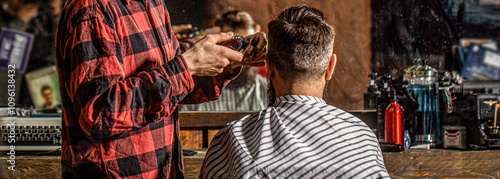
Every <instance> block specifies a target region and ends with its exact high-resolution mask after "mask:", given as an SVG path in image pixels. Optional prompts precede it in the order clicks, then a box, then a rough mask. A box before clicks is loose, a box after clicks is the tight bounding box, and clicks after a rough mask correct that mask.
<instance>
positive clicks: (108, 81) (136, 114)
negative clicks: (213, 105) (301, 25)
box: [56, 0, 239, 178]
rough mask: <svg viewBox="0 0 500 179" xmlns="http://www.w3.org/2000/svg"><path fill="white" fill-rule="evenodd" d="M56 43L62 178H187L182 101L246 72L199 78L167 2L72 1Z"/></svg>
mask: <svg viewBox="0 0 500 179" xmlns="http://www.w3.org/2000/svg"><path fill="white" fill-rule="evenodd" d="M56 41H57V44H56V48H57V65H58V73H59V81H60V84H61V93H62V94H61V95H62V98H63V117H62V125H63V126H64V127H63V130H62V135H63V138H62V140H63V141H62V178H159V177H161V178H163V177H170V178H183V176H184V175H183V173H184V168H183V160H182V150H181V143H180V137H179V122H178V119H177V111H176V106H177V104H178V103H201V102H206V101H210V100H215V99H217V98H218V97H219V94H220V91H221V90H222V88H223V87H224V85H225V84H227V82H229V80H230V79H233V78H234V77H235V76H236V75H237V73H238V71H239V70H238V71H232V70H229V69H228V68H227V70H225V72H224V73H222V74H220V75H218V76H216V77H199V78H197V77H192V76H191V74H190V72H189V71H188V69H187V67H186V63H185V61H184V59H183V57H182V55H181V50H180V48H179V42H178V41H177V39H176V38H175V35H174V34H173V32H172V29H171V26H170V19H169V15H168V12H167V10H166V7H165V5H164V3H163V1H162V0H146V1H143V0H72V1H71V0H69V1H68V2H67V4H66V5H65V8H64V12H63V15H62V17H61V20H60V24H59V29H58V33H57V39H56Z"/></svg>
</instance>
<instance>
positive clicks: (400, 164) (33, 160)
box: [0, 149, 500, 178]
mask: <svg viewBox="0 0 500 179" xmlns="http://www.w3.org/2000/svg"><path fill="white" fill-rule="evenodd" d="M196 151H197V152H198V154H196V155H193V156H185V157H184V166H185V171H186V173H185V174H186V178H198V175H199V172H200V167H201V163H202V162H203V158H204V157H205V152H206V149H200V150H196ZM383 155H384V160H385V165H386V167H387V171H388V172H389V174H390V175H391V177H392V178H423V177H430V178H500V150H484V151H456V150H440V149H433V150H408V151H405V152H401V153H384V154H383ZM6 160H7V158H6V157H0V167H1V170H0V171H2V172H1V173H0V178H60V173H61V167H60V157H57V156H42V157H31V156H16V169H17V171H16V172H10V171H9V170H6V169H7V166H6Z"/></svg>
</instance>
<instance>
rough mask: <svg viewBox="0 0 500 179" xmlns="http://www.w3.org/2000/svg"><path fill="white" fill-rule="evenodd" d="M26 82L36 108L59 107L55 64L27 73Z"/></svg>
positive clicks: (59, 96) (59, 100) (59, 95)
mask: <svg viewBox="0 0 500 179" xmlns="http://www.w3.org/2000/svg"><path fill="white" fill-rule="evenodd" d="M26 83H27V84H28V89H29V92H30V96H31V100H32V102H33V104H34V105H35V108H36V109H61V93H60V89H59V82H58V78H57V68H56V66H50V67H46V68H43V69H40V70H36V71H33V72H30V73H27V74H26Z"/></svg>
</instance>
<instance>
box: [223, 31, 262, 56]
mask: <svg viewBox="0 0 500 179" xmlns="http://www.w3.org/2000/svg"><path fill="white" fill-rule="evenodd" d="M250 40H251V39H250V37H243V36H241V35H234V36H233V38H231V39H229V40H226V41H224V42H219V43H217V45H222V46H225V47H229V48H231V49H233V50H236V51H239V52H241V53H244V52H245V51H246V50H247V49H248V47H249V46H250ZM255 49H256V48H254V50H255Z"/></svg>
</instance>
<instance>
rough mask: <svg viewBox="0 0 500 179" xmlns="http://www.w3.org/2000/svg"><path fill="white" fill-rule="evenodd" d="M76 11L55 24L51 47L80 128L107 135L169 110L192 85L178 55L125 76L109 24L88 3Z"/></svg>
mask: <svg viewBox="0 0 500 179" xmlns="http://www.w3.org/2000/svg"><path fill="white" fill-rule="evenodd" d="M84 11H86V12H85V13H84ZM79 13H83V14H84V15H82V16H81V17H79V18H74V17H73V18H68V19H67V21H65V22H64V23H68V24H69V25H66V26H65V27H67V28H66V29H59V31H64V32H62V33H58V34H59V35H58V40H57V41H58V44H57V45H56V46H57V48H58V49H60V50H58V52H60V54H58V58H61V59H62V60H60V62H61V61H62V65H59V66H61V67H62V70H61V71H62V72H63V74H62V76H63V77H62V79H63V80H62V83H63V84H62V85H64V88H65V90H66V92H67V94H68V98H70V100H71V103H72V105H73V106H72V108H73V112H75V113H76V116H78V117H79V119H78V121H77V122H78V125H79V126H80V127H81V128H82V129H83V131H85V132H86V133H87V134H88V135H98V136H99V137H103V138H107V137H111V136H113V135H117V134H122V133H125V132H128V131H131V130H134V129H137V128H141V127H143V126H144V125H146V124H148V123H154V122H157V121H159V120H161V119H163V118H165V117H166V116H169V115H171V114H172V112H173V111H174V110H175V107H176V106H177V104H178V102H179V101H181V100H182V99H183V98H184V97H185V96H186V95H187V94H188V93H189V91H191V90H192V89H193V88H194V82H193V79H192V77H191V75H190V73H189V71H188V69H187V66H186V63H185V61H184V59H183V57H182V56H181V55H179V56H177V57H176V58H174V59H172V60H169V61H168V62H166V63H165V64H163V65H161V66H158V67H156V68H155V69H153V70H151V71H142V72H139V73H138V74H137V75H135V76H128V77H126V76H125V72H124V69H123V57H122V52H121V44H120V40H119V38H118V35H117V34H116V31H115V29H114V27H113V26H110V25H109V22H108V21H106V20H103V17H101V16H99V15H96V14H95V13H96V12H95V9H92V8H91V7H89V8H88V10H85V9H82V10H79Z"/></svg>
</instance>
